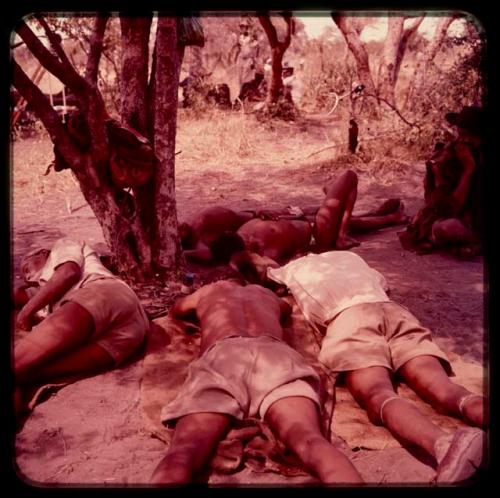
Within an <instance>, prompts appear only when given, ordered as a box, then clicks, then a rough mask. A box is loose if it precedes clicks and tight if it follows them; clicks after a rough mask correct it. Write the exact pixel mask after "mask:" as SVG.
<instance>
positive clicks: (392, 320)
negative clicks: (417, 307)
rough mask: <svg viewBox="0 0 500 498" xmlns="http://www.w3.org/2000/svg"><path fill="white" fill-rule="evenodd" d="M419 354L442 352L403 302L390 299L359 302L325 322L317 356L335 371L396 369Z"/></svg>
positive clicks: (439, 354)
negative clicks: (378, 301)
mask: <svg viewBox="0 0 500 498" xmlns="http://www.w3.org/2000/svg"><path fill="white" fill-rule="evenodd" d="M422 355H431V356H435V357H437V358H439V359H440V360H442V363H443V366H444V367H445V369H446V370H447V372H448V373H449V374H451V372H452V371H451V366H450V364H449V361H448V358H447V357H446V354H445V353H444V352H443V351H441V349H439V347H438V346H437V345H436V344H435V343H434V342H433V341H432V336H431V332H430V330H429V329H427V328H425V327H423V326H422V325H421V324H420V322H419V321H418V319H417V318H416V317H415V316H414V315H413V314H412V313H410V312H409V311H408V310H407V309H406V308H404V307H403V306H401V305H399V304H397V303H393V302H382V303H363V304H357V305H355V306H351V307H350V308H347V309H345V310H344V311H342V312H341V313H339V314H338V315H337V316H336V317H335V318H334V319H333V320H332V321H331V322H330V324H329V325H328V327H327V329H326V335H325V338H324V339H323V343H322V345H321V350H320V353H319V355H318V359H319V360H320V361H321V362H322V363H324V364H325V365H327V366H328V367H329V368H331V369H332V370H334V371H336V372H344V371H348V370H358V369H360V368H367V367H374V366H382V367H386V368H388V369H389V370H391V371H393V372H396V371H397V370H398V369H399V368H400V367H401V366H402V365H404V364H405V363H406V362H407V361H409V360H411V359H412V358H415V357H417V356H422Z"/></svg>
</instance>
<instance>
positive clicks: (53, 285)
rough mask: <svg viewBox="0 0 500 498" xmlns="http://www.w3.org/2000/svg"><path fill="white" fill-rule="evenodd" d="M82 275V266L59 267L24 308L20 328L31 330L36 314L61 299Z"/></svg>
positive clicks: (19, 322) (64, 265) (75, 264)
mask: <svg viewBox="0 0 500 498" xmlns="http://www.w3.org/2000/svg"><path fill="white" fill-rule="evenodd" d="M81 274H82V270H81V268H80V266H79V265H78V264H77V263H75V262H73V261H68V262H66V263H63V264H61V265H59V266H58V267H57V268H56V269H55V271H54V274H53V275H52V277H51V278H50V279H49V280H48V281H47V283H46V284H45V285H44V286H43V287H41V288H40V290H39V291H38V292H37V293H36V294H35V295H34V296H33V297H32V298H31V299H30V300H29V301H28V302H27V303H26V304H25V305H24V306H23V308H22V309H21V311H20V312H19V314H18V316H17V324H18V326H19V327H20V328H21V329H23V330H31V328H32V326H33V321H34V318H35V314H36V312H37V311H39V310H41V309H42V308H45V306H47V305H48V304H53V303H56V302H57V301H58V300H59V299H61V298H62V297H63V296H64V294H66V292H68V291H69V290H70V289H71V287H73V285H75V284H76V283H77V282H78V281H79V280H80V277H81Z"/></svg>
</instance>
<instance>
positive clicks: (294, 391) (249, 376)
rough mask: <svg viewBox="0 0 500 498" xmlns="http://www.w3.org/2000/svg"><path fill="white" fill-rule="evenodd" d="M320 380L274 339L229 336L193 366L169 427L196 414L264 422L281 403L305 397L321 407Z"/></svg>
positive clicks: (171, 408)
mask: <svg viewBox="0 0 500 498" xmlns="http://www.w3.org/2000/svg"><path fill="white" fill-rule="evenodd" d="M320 385H321V383H320V378H319V376H318V374H317V373H316V371H315V370H314V368H312V366H310V365H309V364H308V363H307V362H306V360H305V359H304V358H303V357H302V356H301V355H300V354H299V353H298V352H297V351H295V350H294V349H292V348H291V347H289V346H288V345H287V344H285V343H283V342H281V341H280V340H279V339H276V338H274V337H271V336H259V337H241V336H232V337H226V338H224V339H221V340H220V341H217V342H216V343H215V344H213V345H212V346H210V347H209V348H208V349H207V350H206V351H205V352H204V353H203V354H202V356H200V358H198V359H196V360H194V361H192V362H191V363H190V365H189V368H188V376H187V379H186V381H185V383H184V385H183V386H182V387H181V388H180V390H179V394H178V396H177V397H176V398H175V399H174V400H172V401H171V402H170V403H169V404H167V405H166V406H165V407H164V408H163V410H162V412H161V420H162V422H163V423H164V424H167V423H168V422H173V421H175V420H176V419H178V418H179V417H182V416H184V415H189V414H193V413H207V412H210V413H223V414H226V415H232V416H233V417H235V418H237V419H240V420H242V419H244V418H247V417H255V416H257V415H260V417H261V418H264V416H265V414H266V412H267V410H268V408H269V407H270V406H271V404H272V403H274V402H275V401H278V400H279V399H283V398H287V397H290V396H304V397H306V398H309V399H311V400H312V401H313V402H314V403H316V404H317V405H318V407H319V406H320V401H319V390H320Z"/></svg>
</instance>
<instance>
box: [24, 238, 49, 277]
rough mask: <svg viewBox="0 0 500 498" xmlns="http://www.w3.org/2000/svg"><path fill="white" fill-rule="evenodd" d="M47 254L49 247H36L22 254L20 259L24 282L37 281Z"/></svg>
mask: <svg viewBox="0 0 500 498" xmlns="http://www.w3.org/2000/svg"><path fill="white" fill-rule="evenodd" d="M49 254H50V251H49V249H46V248H44V247H37V248H35V249H33V250H32V251H30V252H29V253H28V254H26V256H24V258H23V259H22V260H21V273H22V275H23V278H24V280H25V281H26V282H36V281H37V279H38V277H39V276H40V273H41V271H42V268H43V267H44V265H45V263H46V262H47V259H48V257H49Z"/></svg>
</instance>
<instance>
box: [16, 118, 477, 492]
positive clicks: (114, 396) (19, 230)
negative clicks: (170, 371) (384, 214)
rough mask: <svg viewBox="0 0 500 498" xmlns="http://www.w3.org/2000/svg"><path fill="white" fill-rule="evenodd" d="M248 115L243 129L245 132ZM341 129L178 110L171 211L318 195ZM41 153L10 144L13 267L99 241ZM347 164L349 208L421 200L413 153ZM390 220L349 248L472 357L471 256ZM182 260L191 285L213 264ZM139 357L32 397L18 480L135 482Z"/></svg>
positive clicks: (36, 144) (419, 479)
mask: <svg viewBox="0 0 500 498" xmlns="http://www.w3.org/2000/svg"><path fill="white" fill-rule="evenodd" d="M250 126H253V127H255V128H252V130H253V132H252V134H250V133H249V129H250ZM245 127H246V128H245ZM235 130H236V131H235ZM344 131H345V130H343V129H342V128H341V127H339V123H337V122H335V121H315V122H312V121H311V122H306V121H303V122H301V123H298V124H289V123H283V124H274V125H273V126H272V127H271V128H270V127H267V128H265V127H264V125H261V124H256V123H249V122H248V121H246V122H245V121H243V120H240V119H239V117H228V118H227V119H221V120H218V121H217V122H216V123H215V124H214V123H213V122H210V120H208V121H205V122H198V121H189V120H186V121H184V122H183V121H182V120H181V121H180V125H179V132H178V145H177V150H181V151H182V152H181V154H179V155H178V156H177V157H178V159H177V165H176V172H177V173H176V189H177V207H178V215H179V219H180V220H183V219H185V218H186V217H187V216H188V215H189V214H191V213H192V212H194V211H196V210H198V209H199V208H201V207H204V206H208V205H212V204H221V205H225V206H227V207H232V208H237V209H252V208H257V207H261V206H266V207H268V208H273V207H282V206H286V205H297V206H304V205H306V206H307V205H314V204H318V203H319V202H320V200H321V198H322V195H323V194H322V190H321V188H322V186H323V185H324V183H325V182H326V181H328V180H329V179H330V178H333V177H335V176H336V175H337V174H339V172H341V171H342V167H341V168H339V166H338V161H335V160H334V159H335V158H336V157H337V158H338V156H339V150H338V149H336V148H332V149H328V150H326V151H324V152H321V153H318V154H315V152H317V151H319V150H321V149H323V148H325V147H327V146H328V145H330V144H331V143H333V142H335V141H336V140H337V141H338V140H339V138H341V136H343V134H344ZM210 144H215V145H214V146H209V145H210ZM311 154H313V155H312V156H311ZM52 157H53V154H52V145H51V143H50V141H49V140H48V138H47V137H46V136H42V137H41V138H29V139H23V140H17V141H16V142H14V143H13V150H12V173H13V175H12V195H13V198H12V201H11V205H12V242H13V245H12V248H13V261H12V266H13V269H14V271H15V272H16V274H17V271H18V264H19V259H20V256H21V255H22V254H23V253H24V252H25V251H27V250H29V249H30V248H31V247H32V246H33V245H36V244H39V243H45V244H47V243H49V244H50V243H51V242H53V241H55V240H56V239H57V238H58V237H60V236H70V237H73V238H80V239H85V240H87V241H88V242H89V243H91V244H96V243H104V239H103V237H102V233H101V230H100V227H99V225H98V223H97V221H96V219H95V217H94V215H93V213H92V211H91V210H90V208H89V207H88V205H87V204H86V203H85V201H84V199H83V197H82V196H81V194H80V192H79V190H78V188H77V186H76V185H75V183H74V182H73V180H72V179H71V176H70V175H69V173H68V172H63V173H60V174H55V173H53V172H51V173H50V174H49V175H48V176H43V172H44V171H45V169H46V166H47V165H48V164H49V163H50V161H51V160H52ZM346 161H347V160H346ZM348 162H349V163H350V164H348V163H347V162H346V163H345V164H344V167H347V166H349V167H353V169H355V170H356V171H357V172H358V175H359V193H358V201H357V204H356V207H355V213H356V212H357V211H359V212H361V211H364V210H365V209H367V208H371V207H374V206H376V205H377V204H378V203H379V202H380V200H382V199H386V198H389V197H400V198H401V199H402V200H403V201H404V203H405V206H406V210H407V213H408V214H410V215H412V214H414V213H415V212H416V211H417V209H418V208H419V207H420V205H421V200H422V198H423V188H422V179H423V172H424V169H423V168H424V166H423V163H422V162H419V161H408V160H407V159H406V158H405V160H398V159H394V161H393V162H392V164H393V165H397V167H394V168H392V169H388V168H381V167H380V164H374V163H373V161H372V163H364V162H362V161H361V160H359V159H356V160H354V159H353V160H352V161H351V160H349V161H348ZM399 230H401V227H394V228H387V229H384V230H381V231H379V232H376V233H372V234H367V235H364V236H362V237H359V239H360V240H361V242H362V244H361V245H360V246H359V247H358V248H355V249H354V251H355V252H357V253H358V254H360V255H361V256H363V257H364V258H365V259H366V260H367V262H368V263H369V264H370V265H372V266H374V267H375V268H376V269H377V270H379V271H381V272H382V273H383V274H384V275H385V276H386V278H387V280H388V282H389V285H390V287H391V289H392V293H391V297H392V298H393V299H394V300H395V301H398V302H400V303H401V304H403V305H405V306H407V307H408V308H409V309H411V310H412V311H413V313H414V314H415V315H416V316H417V317H418V318H419V319H420V320H421V321H422V322H423V324H424V325H426V326H428V327H430V328H431V329H432V330H433V331H434V332H435V339H436V341H437V342H438V344H439V345H440V346H441V347H442V348H444V349H445V350H446V351H453V352H455V353H457V354H460V355H461V356H462V357H463V358H465V359H467V360H471V361H475V362H478V363H481V364H483V365H484V364H485V354H486V348H487V336H486V335H485V324H484V299H485V281H484V265H483V259H482V257H476V258H475V259H474V260H472V261H467V262H464V261H458V260H455V259H452V258H451V257H450V256H447V255H445V254H431V255H426V256H418V255H415V254H414V253H410V252H407V251H404V250H403V249H402V248H401V246H400V244H399V240H398V238H397V236H396V233H397V231H399ZM192 270H193V271H194V272H195V281H196V283H197V284H198V285H199V284H202V283H206V282H208V281H209V280H210V279H213V278H218V277H219V276H220V275H221V274H223V273H224V271H225V270H223V269H215V270H208V271H207V270H205V269H203V268H200V267H193V268H192ZM141 368H142V360H141V358H140V357H139V358H137V359H135V360H134V361H132V362H131V363H129V364H127V365H125V366H124V367H122V368H120V369H118V370H115V371H112V372H109V373H106V374H104V375H100V376H97V377H93V378H90V379H85V380H82V381H79V382H76V383H74V384H72V385H70V386H67V387H65V388H63V389H62V390H60V391H59V392H58V393H56V394H55V395H53V396H52V397H50V398H49V399H48V400H47V401H45V402H43V403H42V404H40V405H39V406H37V407H36V408H35V410H34V411H33V413H32V415H31V416H30V418H29V419H28V420H27V422H26V423H25V425H24V427H23V429H22V430H21V431H20V432H19V433H18V435H17V442H16V452H17V456H16V465H17V467H18V469H19V471H20V475H21V476H22V478H23V479H26V480H28V482H32V483H46V484H47V485H53V484H55V483H78V484H83V485H87V484H94V485H96V484H97V485H99V486H115V485H123V484H125V485H132V486H133V485H141V484H142V485H146V483H147V481H148V479H149V477H150V475H151V472H152V470H153V469H154V467H155V465H156V464H157V462H158V461H159V459H160V458H161V457H162V455H163V454H164V452H165V445H164V444H163V443H162V442H161V441H159V440H156V439H153V438H151V437H150V436H149V435H148V434H147V433H145V431H144V428H143V423H142V419H141V413H140V412H139V410H138V403H139V393H140V391H139V386H140V382H141ZM350 457H351V458H353V460H354V463H355V464H356V466H357V467H358V469H359V470H360V472H361V474H362V475H363V477H364V478H365V479H366V480H367V481H368V482H370V483H373V484H385V483H403V484H406V483H429V482H430V481H431V479H432V477H433V475H434V470H433V468H432V465H431V464H430V463H429V462H428V461H425V459H422V458H418V457H415V456H414V455H412V454H411V453H410V452H409V451H408V450H406V449H404V448H391V449H385V450H380V451H368V450H364V449H358V451H352V452H351V454H350ZM213 482H214V484H217V483H220V482H224V483H227V484H230V485H240V484H246V483H251V484H254V485H255V484H256V485H265V484H268V483H276V484H282V485H293V484H297V483H304V482H311V480H310V479H307V478H286V479H285V478H283V477H281V476H278V475H275V474H252V473H251V472H250V471H248V470H244V471H242V472H239V473H238V474H235V475H233V476H227V477H225V478H224V479H223V480H221V479H214V480H213Z"/></svg>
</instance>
